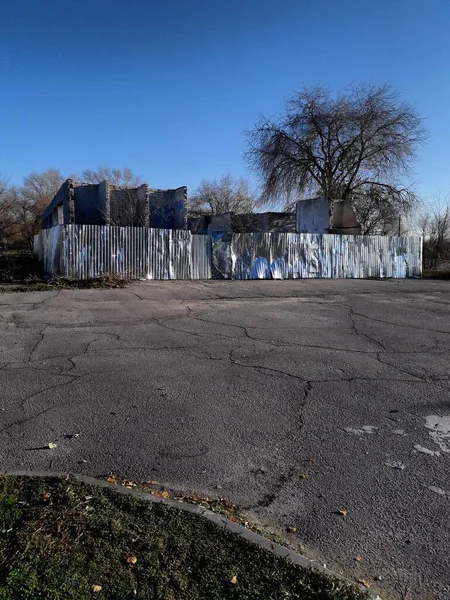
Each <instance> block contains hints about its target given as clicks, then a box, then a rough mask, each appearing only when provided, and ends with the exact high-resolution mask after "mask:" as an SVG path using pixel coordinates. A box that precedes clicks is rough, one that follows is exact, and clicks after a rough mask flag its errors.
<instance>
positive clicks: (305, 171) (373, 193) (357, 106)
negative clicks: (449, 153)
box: [247, 85, 425, 219]
mask: <svg viewBox="0 0 450 600" xmlns="http://www.w3.org/2000/svg"><path fill="white" fill-rule="evenodd" d="M424 139H425V130H424V127H423V122H422V119H421V117H420V116H419V115H418V114H417V113H416V111H415V110H414V109H413V108H412V107H411V106H409V105H408V104H406V103H404V102H402V101H400V99H399V96H398V94H397V93H396V92H395V91H394V90H392V89H391V88H390V87H389V86H386V85H384V86H358V87H354V88H352V89H350V90H349V91H346V92H344V93H341V94H339V95H337V96H336V97H333V96H332V95H331V94H330V92H329V91H328V90H326V89H324V88H320V87H319V88H311V89H305V90H304V91H303V92H300V93H298V94H296V95H295V96H294V97H293V98H291V99H290V100H288V101H287V103H286V106H285V110H284V112H283V113H282V114H281V115H279V116H278V117H276V118H273V119H271V118H264V117H262V118H261V119H260V120H259V121H258V122H257V123H256V125H255V127H254V129H253V130H251V131H250V132H248V143H249V147H248V151H247V158H248V160H249V161H250V163H251V165H252V166H253V168H254V169H255V170H256V171H257V173H258V174H259V175H260V177H261V180H262V187H263V195H264V196H265V197H266V198H270V199H272V200H273V199H275V200H277V199H278V200H279V199H280V198H286V197H290V196H291V197H292V196H293V197H296V196H299V195H300V196H304V195H305V194H307V195H310V196H318V195H320V196H324V197H326V198H329V199H330V201H333V200H336V199H347V198H350V199H351V200H352V201H353V203H354V205H355V209H356V211H357V212H358V204H360V211H361V212H364V211H366V212H367V204H368V203H370V207H371V211H373V210H374V211H375V213H377V214H378V213H379V208H380V207H381V204H382V205H385V204H386V203H387V204H390V205H391V208H392V209H394V208H395V210H396V211H398V209H399V208H401V209H402V210H404V209H407V208H408V207H410V206H411V205H412V204H414V201H415V200H416V196H415V194H414V193H413V192H412V191H411V189H410V188H409V187H408V185H405V181H408V177H409V175H410V172H411V166H412V162H413V160H414V159H415V156H416V152H417V149H418V147H419V146H420V145H421V144H422V142H423V141H424ZM380 202H381V204H380ZM377 203H378V210H377V209H376V205H377ZM376 218H377V219H378V216H377V217H376ZM380 218H381V217H380Z"/></svg>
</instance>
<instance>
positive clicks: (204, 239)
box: [191, 235, 212, 279]
mask: <svg viewBox="0 0 450 600" xmlns="http://www.w3.org/2000/svg"><path fill="white" fill-rule="evenodd" d="M211 260H212V255H211V236H209V235H192V239H191V277H192V279H211Z"/></svg>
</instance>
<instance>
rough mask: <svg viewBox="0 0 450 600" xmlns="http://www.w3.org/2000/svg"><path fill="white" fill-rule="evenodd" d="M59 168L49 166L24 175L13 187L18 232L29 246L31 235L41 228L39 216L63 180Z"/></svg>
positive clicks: (31, 241)
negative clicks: (19, 183)
mask: <svg viewBox="0 0 450 600" xmlns="http://www.w3.org/2000/svg"><path fill="white" fill-rule="evenodd" d="M64 179H65V178H64V177H63V175H62V174H61V172H60V170H59V169H55V168H54V167H50V168H49V169H47V170H45V171H42V172H41V173H30V175H27V176H26V177H24V180H23V185H22V186H21V187H14V188H12V190H11V193H12V194H13V195H14V198H15V204H16V215H17V229H18V234H19V235H20V236H22V238H23V239H25V240H26V241H27V243H28V245H29V246H30V247H31V246H32V243H33V236H34V235H35V234H36V233H38V231H39V230H40V228H41V216H42V213H43V212H44V210H45V209H46V208H47V206H48V205H49V204H50V202H51V201H52V199H53V197H54V196H55V194H56V193H57V192H58V190H59V188H60V187H61V185H62V184H63V182H64Z"/></svg>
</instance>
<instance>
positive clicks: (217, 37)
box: [0, 0, 450, 196]
mask: <svg viewBox="0 0 450 600" xmlns="http://www.w3.org/2000/svg"><path fill="white" fill-rule="evenodd" d="M449 31H450V2H449V0H428V1H425V0H389V1H388V0H340V1H336V0H259V1H256V0H247V1H245V0H240V1H239V2H238V1H236V0H227V1H223V2H216V1H214V0H210V1H209V2H208V1H205V0H165V1H164V2H162V1H160V0H158V2H155V1H150V0H149V1H144V0H128V2H124V1H123V0H122V1H118V0H109V1H105V0H39V1H38V0H16V1H11V0H9V1H8V0H5V2H4V3H2V10H1V13H0V89H1V92H0V172H1V173H2V175H3V176H6V177H9V178H10V180H11V182H13V183H20V181H21V179H22V177H23V176H24V175H26V174H27V173H29V172H30V171H40V170H44V169H46V168H47V167H49V166H54V167H58V168H60V169H61V171H62V172H63V174H65V175H69V174H71V173H74V172H75V173H77V172H80V171H81V170H82V169H84V168H93V167H95V166H97V165H98V164H104V165H107V166H123V165H127V166H130V167H132V168H133V169H134V171H136V172H137V173H138V174H140V175H142V176H143V177H144V178H145V180H146V181H148V182H149V183H150V185H152V186H154V187H177V186H179V185H187V186H188V187H189V188H190V189H191V190H192V189H193V188H195V186H196V185H198V183H199V182H200V180H201V179H202V178H205V177H206V178H216V177H219V176H220V175H221V174H222V173H225V172H232V173H234V174H236V175H245V174H246V173H247V167H246V164H245V161H244V159H243V152H244V150H245V138H244V136H243V132H244V131H245V130H247V129H249V128H251V127H252V125H253V124H254V122H255V120H256V118H257V117H258V115H260V114H269V115H271V114H274V113H277V112H278V111H279V110H281V109H282V107H283V102H284V100H285V99H286V98H287V97H289V96H290V95H292V93H293V92H295V91H296V90H298V89H301V88H302V87H303V86H309V85H317V84H322V85H326V86H328V87H330V88H331V89H332V90H339V89H342V88H344V87H346V86H347V85H348V84H351V83H358V82H371V83H376V84H377V83H385V82H387V83H390V84H392V85H393V86H394V87H396V88H398V89H399V90H400V91H401V93H402V95H403V98H404V99H405V100H407V101H408V102H410V103H412V104H413V105H414V106H415V107H416V108H417V109H418V110H419V112H420V113H421V114H422V115H423V116H424V117H425V118H426V124H427V127H428V129H429V134H430V135H429V141H428V143H427V145H426V147H424V148H423V150H422V151H421V153H420V160H419V162H418V164H417V168H416V175H415V179H416V181H417V189H418V191H419V192H420V193H422V194H423V195H424V196H429V195H431V194H433V193H434V192H437V191H442V192H450V168H449V167H450V152H449V148H450V66H449V59H450V35H449Z"/></svg>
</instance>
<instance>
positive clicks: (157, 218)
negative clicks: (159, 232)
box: [148, 186, 187, 229]
mask: <svg viewBox="0 0 450 600" xmlns="http://www.w3.org/2000/svg"><path fill="white" fill-rule="evenodd" d="M148 199H149V212H150V227H154V228H156V229H186V225H187V217H186V201H187V187H185V186H183V187H179V188H177V189H174V190H155V189H149V190H148Z"/></svg>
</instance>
